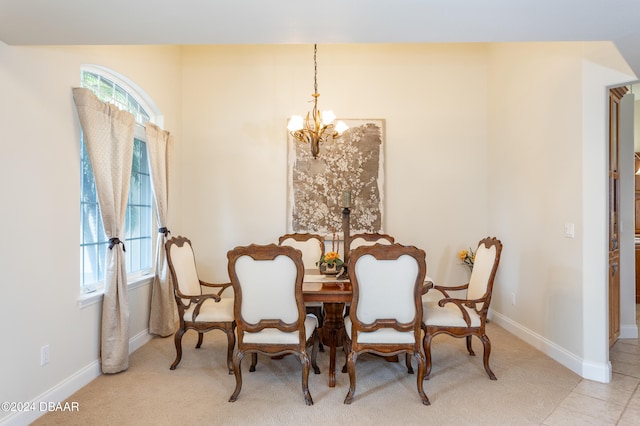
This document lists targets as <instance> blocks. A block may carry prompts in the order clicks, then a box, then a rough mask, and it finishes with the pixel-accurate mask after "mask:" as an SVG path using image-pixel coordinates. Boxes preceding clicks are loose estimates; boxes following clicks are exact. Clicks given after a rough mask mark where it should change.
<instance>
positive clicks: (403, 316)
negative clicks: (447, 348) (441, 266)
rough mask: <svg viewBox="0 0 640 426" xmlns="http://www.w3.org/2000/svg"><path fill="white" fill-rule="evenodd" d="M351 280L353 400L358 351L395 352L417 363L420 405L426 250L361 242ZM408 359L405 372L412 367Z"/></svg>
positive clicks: (348, 335)
mask: <svg viewBox="0 0 640 426" xmlns="http://www.w3.org/2000/svg"><path fill="white" fill-rule="evenodd" d="M351 262H352V263H351V265H352V267H351V268H349V271H348V272H349V278H350V280H351V286H352V291H353V299H352V302H351V310H350V312H349V316H348V317H346V318H345V321H344V322H345V324H344V327H345V330H344V339H343V342H344V347H345V353H346V354H347V371H348V373H349V391H348V393H347V396H346V398H345V400H344V403H345V404H351V402H352V401H353V397H354V394H355V390H356V359H357V358H358V356H359V355H360V354H362V353H366V352H370V353H374V354H377V355H383V356H388V355H398V354H401V353H410V354H412V355H413V357H414V358H416V360H417V363H418V375H417V387H418V394H419V395H420V398H421V400H422V403H423V404H424V405H429V399H428V398H427V395H426V394H425V393H424V389H423V380H424V374H425V368H426V367H425V356H424V352H423V347H422V340H421V338H422V329H421V327H420V325H421V320H422V301H421V300H422V299H421V296H422V288H423V283H424V277H425V275H426V271H427V266H426V260H425V252H424V251H423V250H421V249H419V248H416V247H414V246H403V245H400V244H392V245H381V244H377V245H374V246H362V247H358V248H356V249H355V250H354V251H353V252H352V253H351ZM410 367H411V366H410V358H409V357H407V370H408V372H412V369H411V368H410Z"/></svg>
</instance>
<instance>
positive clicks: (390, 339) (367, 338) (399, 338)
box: [344, 317, 416, 344]
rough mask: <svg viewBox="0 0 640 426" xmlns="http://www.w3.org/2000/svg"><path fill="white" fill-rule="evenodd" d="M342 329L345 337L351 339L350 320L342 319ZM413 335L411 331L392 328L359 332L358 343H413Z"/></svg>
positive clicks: (347, 318) (348, 318)
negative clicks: (343, 328)
mask: <svg viewBox="0 0 640 426" xmlns="http://www.w3.org/2000/svg"><path fill="white" fill-rule="evenodd" d="M344 327H345V330H346V332H347V336H349V339H351V318H350V317H346V318H345V319H344ZM415 341H416V340H415V335H414V333H413V331H398V330H394V329H393V328H381V329H379V330H376V331H371V332H366V333H363V332H359V333H358V342H359V343H383V344H384V343H389V344H392V343H415Z"/></svg>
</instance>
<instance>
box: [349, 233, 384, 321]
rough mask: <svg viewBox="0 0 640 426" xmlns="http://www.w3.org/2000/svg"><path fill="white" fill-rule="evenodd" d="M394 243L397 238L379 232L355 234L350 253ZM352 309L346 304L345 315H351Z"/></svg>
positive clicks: (351, 238) (352, 238)
mask: <svg viewBox="0 0 640 426" xmlns="http://www.w3.org/2000/svg"><path fill="white" fill-rule="evenodd" d="M393 243H395V238H393V237H392V236H391V235H388V234H381V233H379V232H364V233H360V234H354V235H352V236H351V237H350V238H349V252H351V251H352V250H354V249H356V248H358V247H363V246H365V247H366V246H373V245H375V244H384V245H389V244H393ZM345 257H346V256H345ZM349 263H351V261H349ZM347 268H348V266H347ZM350 309H351V304H350V303H347V304H345V309H344V314H345V315H349V310H350Z"/></svg>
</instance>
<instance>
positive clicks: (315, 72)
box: [313, 44, 318, 94]
mask: <svg viewBox="0 0 640 426" xmlns="http://www.w3.org/2000/svg"><path fill="white" fill-rule="evenodd" d="M317 55H318V45H317V44H314V45H313V91H314V93H316V94H317V93H318V61H317V59H316V57H317Z"/></svg>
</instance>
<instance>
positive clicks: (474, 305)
mask: <svg viewBox="0 0 640 426" xmlns="http://www.w3.org/2000/svg"><path fill="white" fill-rule="evenodd" d="M482 245H484V246H485V247H486V248H491V247H495V249H496V255H495V258H494V261H493V266H492V268H491V272H490V275H489V282H488V283H487V290H486V292H485V294H484V295H483V296H482V297H480V298H477V299H460V298H455V297H451V295H450V294H449V292H450V291H457V290H467V289H468V287H469V283H466V284H463V285H459V286H439V285H436V286H434V287H433V288H434V289H435V290H438V291H440V292H441V293H442V294H443V295H444V298H443V299H440V300H439V301H438V305H439V306H440V307H444V306H445V305H446V304H448V303H451V304H453V305H455V306H457V307H458V308H459V309H460V312H461V315H462V318H463V319H464V321H465V323H466V324H467V326H466V327H453V326H429V325H426V324H425V323H424V322H423V324H422V327H423V329H424V332H425V334H424V342H423V346H424V352H425V356H426V357H427V372H426V377H427V378H428V377H429V374H431V367H432V364H431V341H432V339H433V337H434V336H436V335H438V334H441V333H445V334H448V335H450V336H453V337H464V338H466V343H467V351H468V352H469V355H471V356H475V353H474V352H473V349H472V347H471V338H472V337H473V336H476V337H478V338H479V339H480V341H481V342H482V345H483V347H484V355H483V363H484V369H485V371H486V372H487V375H488V376H489V378H490V379H491V380H497V379H496V375H495V374H494V373H493V371H491V368H490V367H489V356H490V355H491V341H490V340H489V337H488V336H487V334H486V331H485V326H486V322H487V313H488V311H489V304H490V303H491V294H492V291H493V281H494V279H495V276H496V271H497V270H498V265H499V263H500V255H501V253H502V242H501V241H500V240H498V239H496V238H492V237H487V238H484V239H482V240H480V242H479V243H478V247H480V246H482ZM472 275H473V272H472ZM478 305H480V308H479V309H478ZM464 307H467V308H471V309H473V310H474V311H475V312H476V313H477V314H478V315H479V317H480V326H478V327H472V326H471V318H470V317H469V313H468V312H467V310H466V309H465V308H464Z"/></svg>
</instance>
